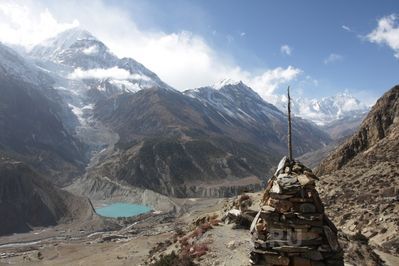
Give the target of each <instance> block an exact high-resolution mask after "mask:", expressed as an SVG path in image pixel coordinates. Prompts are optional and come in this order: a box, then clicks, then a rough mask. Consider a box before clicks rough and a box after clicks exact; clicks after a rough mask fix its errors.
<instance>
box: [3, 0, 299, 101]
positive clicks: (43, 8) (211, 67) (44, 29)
mask: <svg viewBox="0 0 399 266" xmlns="http://www.w3.org/2000/svg"><path fill="white" fill-rule="evenodd" d="M52 4H53V6H51V3H50V5H48V3H47V4H45V3H44V2H41V1H33V0H20V1H18V4H15V3H14V2H13V1H10V0H0V41H3V42H8V43H13V44H19V45H24V46H28V47H30V46H31V45H32V44H36V43H38V42H40V41H42V40H44V39H46V38H49V37H52V36H54V35H55V34H57V33H58V32H60V31H63V30H65V29H68V28H71V27H73V26H76V25H80V26H81V27H82V28H84V29H86V30H88V31H89V32H91V33H92V34H93V35H94V36H96V37H97V38H98V39H100V40H101V41H103V42H104V43H105V44H106V45H107V46H108V47H109V48H110V50H111V51H112V52H113V53H115V54H116V55H117V56H119V57H132V58H134V59H135V60H137V61H139V62H140V63H142V64H144V65H145V66H146V67H148V68H149V69H150V70H152V71H154V72H155V73H156V74H157V75H158V76H159V77H160V78H161V79H162V80H164V81H165V82H166V83H168V84H170V85H171V86H173V87H175V88H176V89H179V90H185V89H188V88H196V87H201V86H207V85H210V84H213V83H215V82H217V81H220V80H222V79H225V78H232V79H235V80H242V81H243V82H245V83H248V85H250V86H251V87H252V88H253V89H254V90H255V91H257V92H258V93H259V94H260V95H261V96H262V97H264V98H265V99H267V100H270V101H273V99H275V98H274V97H273V94H274V93H275V91H276V88H278V87H279V86H280V85H281V84H285V83H287V82H290V81H292V80H294V79H295V78H297V77H298V76H299V74H300V73H302V71H301V70H300V69H298V68H295V67H293V66H288V67H286V68H283V67H276V68H274V69H261V70H259V71H257V72H256V73H253V72H252V71H248V70H245V69H242V68H241V67H240V66H239V65H238V64H236V63H235V62H234V60H232V59H231V57H230V56H226V55H225V54H224V53H223V52H220V51H217V50H215V49H214V48H212V47H211V46H210V45H209V44H208V43H207V42H206V40H205V39H204V38H203V37H201V36H199V35H196V34H193V33H191V32H188V31H179V32H172V33H165V32H163V31H161V30H156V29H152V30H142V29H140V28H139V27H138V26H137V25H136V23H135V21H133V20H132V17H131V15H130V14H128V13H127V12H126V10H123V9H120V8H118V7H115V6H110V5H107V4H106V3H105V1H101V0H93V1H77V0H71V1H59V2H57V3H52ZM3 14H5V15H4V16H3ZM214 34H216V31H214ZM240 35H245V33H244V32H242V33H241V34H240ZM226 38H227V41H229V42H232V41H233V40H234V37H233V36H231V35H227V36H226ZM290 51H291V49H290ZM86 52H87V53H91V52H95V51H94V50H91V49H88V50H87V51H86ZM126 75H127V74H126V73H125V72H124V70H121V69H94V70H88V71H83V70H81V69H79V70H76V71H75V72H74V73H72V74H71V77H73V78H79V79H82V78H90V77H99V78H106V77H112V78H115V79H118V78H122V79H124V78H126Z"/></svg>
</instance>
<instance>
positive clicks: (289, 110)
mask: <svg viewBox="0 0 399 266" xmlns="http://www.w3.org/2000/svg"><path fill="white" fill-rule="evenodd" d="M287 94H288V158H289V159H290V161H292V137H291V97H290V86H288V89H287Z"/></svg>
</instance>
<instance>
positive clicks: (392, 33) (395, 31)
mask: <svg viewBox="0 0 399 266" xmlns="http://www.w3.org/2000/svg"><path fill="white" fill-rule="evenodd" d="M397 20H398V16H397V15H394V14H392V15H389V16H386V17H383V18H381V19H380V20H378V26H377V28H375V29H374V30H373V31H372V32H370V33H369V34H368V35H367V36H366V38H367V40H368V41H370V42H372V43H378V44H386V45H388V46H389V47H390V48H391V49H392V50H393V51H394V56H395V57H396V58H398V59H399V25H398V24H397V23H396V21H397Z"/></svg>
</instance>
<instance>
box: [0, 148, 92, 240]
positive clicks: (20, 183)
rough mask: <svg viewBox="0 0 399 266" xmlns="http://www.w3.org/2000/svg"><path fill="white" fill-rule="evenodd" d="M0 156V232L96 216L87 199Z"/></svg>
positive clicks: (19, 231)
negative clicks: (57, 186) (60, 187)
mask: <svg viewBox="0 0 399 266" xmlns="http://www.w3.org/2000/svg"><path fill="white" fill-rule="evenodd" d="M0 156H1V157H0V177H1V178H0V216H1V217H2V219H1V220H0V235H7V234H12V233H21V232H27V231H30V230H31V229H32V228H34V227H43V226H51V225H56V224H58V223H71V222H76V221H79V222H81V223H82V224H83V223H85V222H89V221H94V220H96V219H97V217H96V215H95V212H94V209H93V207H92V205H91V203H90V201H89V200H88V199H86V198H81V197H77V196H74V195H72V194H70V193H68V192H66V191H63V190H60V189H58V188H56V187H54V186H53V185H52V184H51V183H50V182H48V181H47V180H45V179H44V178H43V177H41V176H39V175H38V174H37V173H35V172H34V171H33V170H32V169H30V168H29V167H28V166H27V165H26V164H24V163H22V162H19V161H15V160H13V159H10V158H8V157H6V156H5V155H0Z"/></svg>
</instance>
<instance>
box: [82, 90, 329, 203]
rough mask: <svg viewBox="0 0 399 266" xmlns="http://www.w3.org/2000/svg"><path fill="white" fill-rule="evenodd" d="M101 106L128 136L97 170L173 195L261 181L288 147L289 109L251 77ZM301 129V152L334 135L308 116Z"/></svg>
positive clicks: (215, 192)
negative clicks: (270, 99) (265, 95)
mask: <svg viewBox="0 0 399 266" xmlns="http://www.w3.org/2000/svg"><path fill="white" fill-rule="evenodd" d="M203 90H206V91H207V92H209V91H210V90H212V91H211V92H212V93H214V95H213V96H214V98H217V97H218V96H220V95H222V96H221V97H220V98H219V101H218V102H217V103H214V102H213V103H214V104H211V102H209V101H205V98H201V96H200V95H197V93H201V92H202V91H203ZM222 93H223V94H222ZM214 98H212V99H214ZM206 99H210V98H206ZM218 104H219V105H220V106H223V108H222V107H220V106H218ZM142 110H146V111H145V112H142ZM94 113H95V117H96V118H98V119H99V120H100V121H102V122H103V123H104V124H105V125H107V126H108V127H109V128H112V129H113V130H115V131H116V132H117V133H118V134H119V137H120V139H119V142H118V143H117V145H116V150H114V151H112V152H110V153H109V154H108V155H107V158H106V159H105V160H102V163H101V164H100V165H98V166H97V167H94V168H92V170H93V171H91V172H89V175H94V176H98V175H104V176H108V177H112V178H116V179H118V180H123V181H125V182H127V183H129V184H131V185H135V186H139V187H144V188H149V189H152V190H155V191H157V192H160V193H163V194H167V195H173V196H178V197H182V196H229V195H233V194H236V193H238V192H239V191H240V190H242V189H244V190H245V189H259V185H260V179H262V178H263V177H264V176H266V175H268V174H269V173H270V167H271V166H272V165H273V164H274V163H276V159H277V157H276V156H275V154H279V155H281V154H283V153H284V152H285V150H286V147H285V138H286V123H287V122H286V117H285V115H284V114H283V113H282V112H280V111H279V110H278V109H277V108H275V107H274V106H272V105H270V104H268V103H266V102H264V101H263V100H262V99H261V98H260V97H259V96H258V95H257V94H256V93H255V92H253V91H252V90H251V89H250V88H249V87H247V86H245V85H244V84H243V83H240V84H237V85H226V87H223V88H222V89H220V90H219V91H217V90H214V89H211V88H203V89H198V90H195V91H187V92H185V93H184V94H182V93H180V92H177V91H175V90H165V89H163V88H153V89H147V90H142V91H139V92H137V93H135V94H132V95H123V96H119V97H116V98H112V99H107V100H105V101H101V102H99V104H97V105H96V106H95V108H94ZM294 131H295V132H296V133H298V134H297V138H296V139H295V141H296V143H298V145H296V147H297V149H296V153H297V154H298V153H301V152H303V151H308V150H311V149H312V148H313V149H314V148H316V147H320V146H322V145H323V144H324V143H326V142H327V143H328V142H329V137H328V136H327V135H326V134H325V133H323V132H322V131H321V130H319V129H317V128H316V127H315V126H314V125H312V124H311V123H308V122H306V121H303V120H300V119H298V120H296V121H295V122H294ZM305 135H306V138H305Z"/></svg>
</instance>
